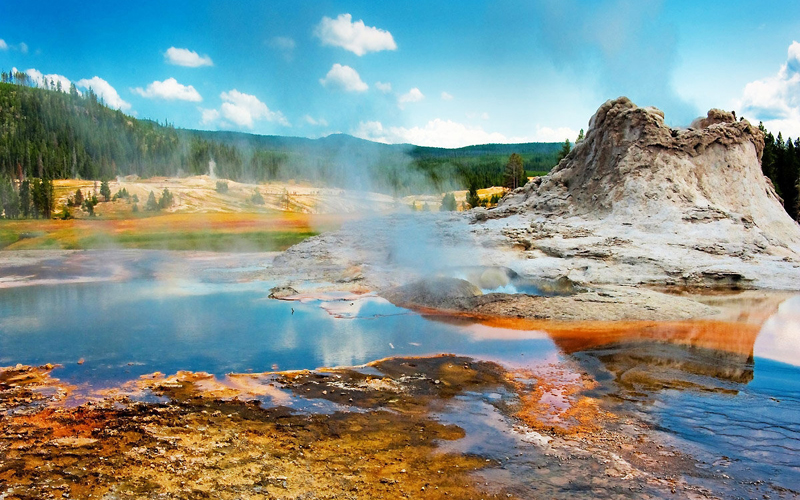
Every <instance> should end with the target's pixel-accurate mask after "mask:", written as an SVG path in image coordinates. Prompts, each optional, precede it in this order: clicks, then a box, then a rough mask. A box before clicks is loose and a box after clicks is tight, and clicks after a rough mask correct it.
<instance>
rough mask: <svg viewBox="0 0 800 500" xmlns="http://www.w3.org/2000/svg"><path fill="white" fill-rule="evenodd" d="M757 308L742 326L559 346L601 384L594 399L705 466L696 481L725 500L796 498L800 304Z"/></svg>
mask: <svg viewBox="0 0 800 500" xmlns="http://www.w3.org/2000/svg"><path fill="white" fill-rule="evenodd" d="M784 298H785V297H784ZM752 307H753V306H752V304H751V309H750V310H747V308H744V309H743V311H742V312H741V313H740V314H738V315H736V317H735V318H733V319H734V320H737V319H738V320H739V321H741V322H736V321H731V320H730V318H728V320H727V321H706V322H689V323H688V324H685V323H677V324H672V325H661V326H660V327H658V328H643V329H640V330H639V331H631V330H625V331H624V332H620V331H616V332H606V333H605V334H604V335H602V336H600V337H599V338H598V337H595V338H594V339H592V340H589V339H576V338H575V336H574V335H567V334H564V332H561V333H560V334H559V333H556V334H554V335H553V339H554V341H555V343H556V345H558V346H559V347H560V348H562V349H563V350H564V351H565V352H568V353H569V354H570V355H571V357H572V358H573V359H575V360H577V361H578V362H579V363H580V365H581V367H582V368H583V369H585V370H586V371H588V372H589V373H592V374H593V376H594V377H595V378H596V379H597V380H598V381H599V382H600V387H599V388H598V389H595V390H594V391H592V392H593V395H595V396H602V397H604V399H605V400H606V401H607V402H609V403H611V404H615V405H616V409H615V412H621V413H625V412H626V411H630V412H635V413H637V414H638V415H640V416H642V417H643V418H645V419H646V420H649V421H650V422H651V423H652V425H653V427H654V428H655V429H657V430H659V431H661V432H663V433H664V438H665V439H666V440H667V441H671V442H673V443H674V444H676V445H677V447H678V448H679V449H681V450H685V451H688V452H690V453H691V454H692V455H694V456H695V457H696V458H698V459H699V460H700V467H701V468H702V469H703V470H698V473H697V477H696V478H695V481H697V482H699V483H700V484H702V485H704V486H706V487H709V488H711V489H712V490H714V491H718V492H724V496H728V495H730V496H741V497H751V498H752V497H754V496H762V495H770V494H774V493H776V492H786V493H789V495H790V496H794V495H797V494H800V422H798V420H797V415H800V368H798V366H800V297H792V298H790V299H788V300H785V301H784V302H783V303H781V304H780V306H778V305H777V304H774V303H772V304H766V305H765V304H764V303H761V304H760V306H757V307H756V309H752ZM769 312H771V313H772V314H771V315H770V314H769ZM762 322H763V326H761V323H762ZM670 328H671V329H672V333H671V334H670ZM605 340H611V341H610V342H607V343H605V342H604V341H605ZM614 402H615V403H614ZM709 473H711V476H709V475H708V474H709ZM710 477H713V480H712V479H709V478H710ZM732 478H735V479H732Z"/></svg>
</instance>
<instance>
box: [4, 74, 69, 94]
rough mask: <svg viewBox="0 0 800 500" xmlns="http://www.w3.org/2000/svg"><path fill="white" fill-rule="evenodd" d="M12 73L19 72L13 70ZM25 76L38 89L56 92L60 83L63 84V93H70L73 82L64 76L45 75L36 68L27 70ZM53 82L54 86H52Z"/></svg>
mask: <svg viewBox="0 0 800 500" xmlns="http://www.w3.org/2000/svg"><path fill="white" fill-rule="evenodd" d="M11 72H12V73H16V72H17V68H12V69H11ZM25 74H26V75H28V77H29V78H30V79H31V81H33V82H34V83H35V84H36V86H37V87H39V88H43V89H51V90H56V89H57V88H58V84H59V82H60V83H61V91H62V92H69V86H70V84H71V83H72V82H70V81H69V78H67V77H66V76H64V75H56V74H50V75H43V74H42V72H41V71H39V70H38V69H35V68H30V69H26V70H25ZM51 82H52V84H51Z"/></svg>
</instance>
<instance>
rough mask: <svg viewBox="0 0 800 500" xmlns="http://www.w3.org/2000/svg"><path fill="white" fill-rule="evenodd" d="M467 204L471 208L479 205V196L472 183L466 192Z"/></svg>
mask: <svg viewBox="0 0 800 500" xmlns="http://www.w3.org/2000/svg"><path fill="white" fill-rule="evenodd" d="M467 204H468V205H469V206H470V207H471V208H475V207H479V206H480V205H481V198H480V196H478V190H477V189H476V188H475V185H474V184H473V185H471V186H470V187H469V193H467Z"/></svg>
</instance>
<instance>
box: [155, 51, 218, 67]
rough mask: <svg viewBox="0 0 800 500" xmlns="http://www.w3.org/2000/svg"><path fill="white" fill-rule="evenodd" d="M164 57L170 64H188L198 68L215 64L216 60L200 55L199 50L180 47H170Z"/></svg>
mask: <svg viewBox="0 0 800 500" xmlns="http://www.w3.org/2000/svg"><path fill="white" fill-rule="evenodd" d="M164 59H165V60H166V61H167V62H168V63H169V64H174V65H176V66H186V67H189V68H198V67H200V66H213V65H214V62H213V61H212V60H211V58H210V57H208V56H200V55H199V54H198V53H197V52H195V51H193V50H189V49H179V48H176V47H170V48H168V49H167V51H166V52H165V53H164Z"/></svg>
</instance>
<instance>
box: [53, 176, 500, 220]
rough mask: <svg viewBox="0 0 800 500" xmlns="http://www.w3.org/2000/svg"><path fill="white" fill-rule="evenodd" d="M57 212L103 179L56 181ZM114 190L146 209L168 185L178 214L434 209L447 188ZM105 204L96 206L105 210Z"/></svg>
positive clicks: (171, 181)
mask: <svg viewBox="0 0 800 500" xmlns="http://www.w3.org/2000/svg"><path fill="white" fill-rule="evenodd" d="M217 181H222V182H227V183H228V191H227V192H225V193H219V192H217V190H216V186H217ZM55 187H56V211H59V210H60V208H61V206H62V205H63V203H64V202H65V201H66V200H67V198H69V197H72V196H74V195H75V191H76V190H78V189H80V190H81V191H82V192H83V194H84V196H86V195H87V194H91V193H93V192H95V189H96V190H97V192H98V197H100V195H99V190H100V183H99V182H95V181H91V180H88V181H83V180H74V179H69V180H57V181H55ZM109 187H110V188H111V193H112V195H113V194H115V193H116V192H117V191H119V190H120V189H122V188H125V189H127V190H128V193H130V194H131V196H133V195H134V194H135V195H136V196H138V198H139V210H142V209H144V206H145V204H146V202H147V197H148V195H149V194H150V192H151V191H152V192H153V193H154V194H155V195H156V198H157V199H158V198H160V197H161V193H162V192H163V191H164V189H165V188H166V189H169V191H170V192H171V193H172V194H173V195H174V196H175V204H174V206H173V207H172V208H170V209H169V210H170V211H171V212H178V213H209V212H226V213H251V212H264V211H274V210H279V211H288V212H301V213H312V214H350V213H361V212H365V213H369V212H394V211H407V210H409V209H411V208H412V204H414V203H416V207H417V209H420V210H421V209H422V207H423V205H424V204H426V203H427V205H428V207H429V208H430V210H431V211H438V210H439V207H440V206H441V201H442V197H443V196H444V194H445V193H440V194H433V195H411V196H405V197H402V198H395V197H393V196H390V195H387V194H382V193H372V192H363V191H350V190H346V189H339V188H323V187H316V186H312V185H309V184H305V183H297V182H291V181H289V182H270V183H260V184H252V183H242V182H234V181H230V180H225V179H216V178H212V177H209V176H208V175H199V176H193V177H153V178H149V179H139V178H138V177H136V176H127V177H119V178H117V180H114V181H110V182H109ZM256 191H258V192H259V193H260V194H261V196H262V197H263V198H264V202H265V203H264V204H263V205H257V204H255V203H253V202H252V201H251V200H250V198H251V197H252V196H253V194H254V193H255V192H256ZM503 192H504V188H502V187H491V188H487V189H479V190H478V195H479V196H481V197H482V198H490V197H491V196H492V195H494V194H500V195H501V196H502V194H503ZM453 194H454V195H455V197H456V202H457V204H458V206H459V210H463V209H464V208H465V206H464V205H465V203H466V196H467V191H466V190H461V191H454V192H453ZM103 208H108V207H104V206H103V205H99V206H98V211H99V213H102V210H103ZM128 210H129V207H122V206H120V207H117V210H116V211H117V212H118V213H119V214H120V215H124V212H125V211H128Z"/></svg>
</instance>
